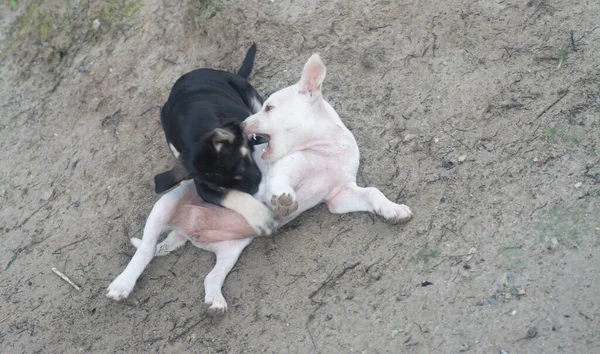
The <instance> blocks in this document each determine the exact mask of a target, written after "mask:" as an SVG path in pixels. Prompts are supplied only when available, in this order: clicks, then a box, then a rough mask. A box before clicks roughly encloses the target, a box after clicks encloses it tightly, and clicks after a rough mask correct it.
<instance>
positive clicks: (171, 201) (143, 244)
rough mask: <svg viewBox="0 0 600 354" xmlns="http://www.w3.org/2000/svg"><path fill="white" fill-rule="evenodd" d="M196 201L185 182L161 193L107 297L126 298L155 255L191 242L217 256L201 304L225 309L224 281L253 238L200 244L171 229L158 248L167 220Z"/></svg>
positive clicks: (164, 253) (190, 184) (190, 187)
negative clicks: (133, 250)
mask: <svg viewBox="0 0 600 354" xmlns="http://www.w3.org/2000/svg"><path fill="white" fill-rule="evenodd" d="M195 198H198V196H197V193H196V189H195V187H194V182H193V181H192V180H187V181H184V182H182V183H181V184H180V185H179V186H177V187H176V188H174V189H173V190H171V191H169V192H168V193H166V194H164V195H163V196H162V197H161V198H160V199H159V200H158V202H156V204H155V205H154V207H153V208H152V211H151V212H150V215H149V216H148V220H147V221H146V226H145V227H144V234H143V236H142V239H141V240H140V239H138V238H132V239H131V243H132V244H133V245H134V246H135V247H136V248H137V250H136V252H135V254H134V255H133V258H131V261H129V264H128V265H127V267H126V268H125V270H124V271H123V272H122V273H121V274H120V275H119V276H118V277H117V278H116V279H115V280H114V281H113V282H112V283H111V284H110V285H109V286H108V292H107V294H106V296H107V297H109V298H111V299H113V300H122V299H125V298H127V297H128V296H129V294H130V293H131V291H132V290H133V287H134V286H135V283H136V281H137V279H138V278H139V276H140V275H141V274H142V272H143V271H144V269H145V268H146V266H147V265H148V263H150V260H152V258H153V257H154V256H164V255H166V254H168V253H170V252H172V251H174V250H176V249H177V248H179V247H181V246H183V245H184V244H185V243H186V242H187V241H188V240H190V241H192V243H193V244H194V246H196V247H198V248H201V249H204V250H207V251H210V252H213V253H215V255H216V257H217V262H216V264H215V266H214V268H213V269H212V270H211V271H210V273H208V275H207V276H206V278H205V279H204V292H205V296H204V302H205V303H206V304H207V305H209V309H210V310H213V311H217V312H225V311H226V310H227V302H226V301H225V298H224V297H223V294H222V293H221V288H222V286H223V282H224V281H225V278H226V277H227V274H229V272H230V271H231V269H232V268H233V266H234V265H235V263H236V262H237V259H238V258H239V256H240V254H241V253H242V251H243V250H244V248H246V246H248V245H249V244H250V242H252V239H253V238H252V237H250V238H246V239H242V240H232V241H222V242H215V243H200V242H197V241H195V240H194V239H191V238H188V236H187V235H186V234H185V233H183V232H181V231H179V230H171V232H170V233H169V235H168V236H167V237H166V238H165V239H164V240H163V241H162V242H161V243H159V244H158V245H157V242H158V238H159V236H160V235H161V234H162V233H163V232H164V231H166V230H168V228H169V227H170V226H169V225H168V223H167V220H169V219H170V218H171V216H172V215H173V212H174V211H175V210H176V208H177V206H178V205H181V204H190V203H192V201H194V200H195ZM196 201H197V200H196Z"/></svg>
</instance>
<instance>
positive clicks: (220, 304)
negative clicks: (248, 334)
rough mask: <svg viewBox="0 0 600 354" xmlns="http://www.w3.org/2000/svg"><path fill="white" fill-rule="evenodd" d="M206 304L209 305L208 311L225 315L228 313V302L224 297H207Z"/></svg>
mask: <svg viewBox="0 0 600 354" xmlns="http://www.w3.org/2000/svg"><path fill="white" fill-rule="evenodd" d="M204 303H205V304H207V305H208V309H209V310H210V311H212V312H218V313H225V312H227V302H226V301H225V298H224V297H223V296H220V297H212V296H210V297H206V298H205V299H204Z"/></svg>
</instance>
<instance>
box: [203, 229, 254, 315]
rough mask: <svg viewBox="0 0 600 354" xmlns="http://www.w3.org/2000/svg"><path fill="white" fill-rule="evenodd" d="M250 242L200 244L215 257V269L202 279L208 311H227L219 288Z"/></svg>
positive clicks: (250, 240)
mask: <svg viewBox="0 0 600 354" xmlns="http://www.w3.org/2000/svg"><path fill="white" fill-rule="evenodd" d="M250 242H252V238H245V239H241V240H232V241H222V242H216V243H209V244H206V243H205V244H202V248H204V249H206V250H208V251H211V252H214V253H215V255H216V256H217V261H216V263H215V267H214V268H213V269H212V270H211V271H210V273H208V275H207V276H206V278H204V292H205V295H204V303H205V304H207V305H209V309H210V310H213V311H216V312H225V311H227V302H226V301H225V298H224V297H223V294H222V293H221V288H222V287H223V282H224V281H225V278H226V277H227V274H229V272H230V271H231V269H232V268H233V266H234V265H235V263H236V262H237V260H238V258H239V257H240V254H242V251H243V250H244V248H246V246H248V245H249V244H250Z"/></svg>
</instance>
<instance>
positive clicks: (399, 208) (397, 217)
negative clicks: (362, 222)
mask: <svg viewBox="0 0 600 354" xmlns="http://www.w3.org/2000/svg"><path fill="white" fill-rule="evenodd" d="M381 216H383V217H384V218H385V220H386V221H387V222H389V223H390V224H397V223H401V222H407V221H408V220H410V219H411V218H412V216H413V213H412V211H411V210H410V208H409V207H407V206H406V205H404V204H394V205H393V207H392V208H389V209H386V210H382V213H381Z"/></svg>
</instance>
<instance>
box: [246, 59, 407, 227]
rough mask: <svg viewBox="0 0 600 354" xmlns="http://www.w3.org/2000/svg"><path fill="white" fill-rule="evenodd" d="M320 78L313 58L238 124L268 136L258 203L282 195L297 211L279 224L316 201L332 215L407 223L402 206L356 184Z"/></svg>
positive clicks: (352, 160)
mask: <svg viewBox="0 0 600 354" xmlns="http://www.w3.org/2000/svg"><path fill="white" fill-rule="evenodd" d="M325 73H326V69H325V65H324V64H323V62H322V60H321V58H320V57H319V55H318V54H314V55H313V56H312V57H311V58H310V59H309V60H308V62H307V63H306V65H305V66H304V70H303V72H302V76H301V79H300V81H299V82H298V83H297V84H295V85H292V86H289V87H286V88H284V89H282V90H280V91H278V92H275V93H274V94H273V95H271V97H269V98H268V99H267V100H266V101H265V103H264V105H263V109H262V110H261V111H260V112H258V113H256V114H254V115H252V116H250V117H248V118H247V119H246V120H245V121H244V123H245V124H244V131H245V133H246V134H248V135H252V134H259V135H268V136H269V137H270V141H269V147H268V148H267V149H266V151H265V152H264V153H263V155H262V158H263V159H264V160H265V161H266V162H268V163H269V166H268V172H267V173H266V174H264V179H265V181H266V186H265V188H266V192H265V195H264V196H263V202H265V203H268V202H270V200H271V199H272V198H273V196H275V197H276V198H277V197H278V196H281V195H283V194H289V195H291V196H292V197H294V198H295V201H296V202H298V209H297V210H296V211H295V212H293V213H292V214H290V215H289V216H288V217H287V218H286V219H285V221H289V220H291V219H293V218H295V217H296V216H297V215H299V214H300V213H302V212H303V211H305V210H307V209H309V208H312V207H313V206H315V205H317V204H319V203H321V202H325V203H326V204H327V206H328V208H329V210H330V211H331V212H332V213H348V212H353V211H368V212H373V213H376V214H378V215H381V216H382V217H384V218H385V219H386V220H387V221H389V222H391V223H397V222H403V221H407V220H409V219H410V218H411V217H412V212H411V211H410V209H409V208H408V207H407V206H406V205H401V204H396V203H393V202H391V201H390V200H388V199H387V198H386V197H385V196H384V195H383V193H381V192H380V191H379V190H378V189H376V188H373V187H369V188H361V187H358V186H357V185H356V174H357V172H358V166H359V157H360V156H359V150H358V145H357V144H356V140H355V139H354V136H353V135H352V133H351V132H350V131H349V130H348V129H347V128H346V126H345V125H344V124H343V123H342V121H341V119H340V117H339V116H338V115H337V113H336V112H335V110H334V109H333V107H331V105H330V104H329V103H327V101H325V99H323V95H322V93H321V85H322V82H323V80H324V78H325ZM267 106H270V109H269V111H268V112H267V109H266V107H267ZM275 214H278V212H277V210H275Z"/></svg>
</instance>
